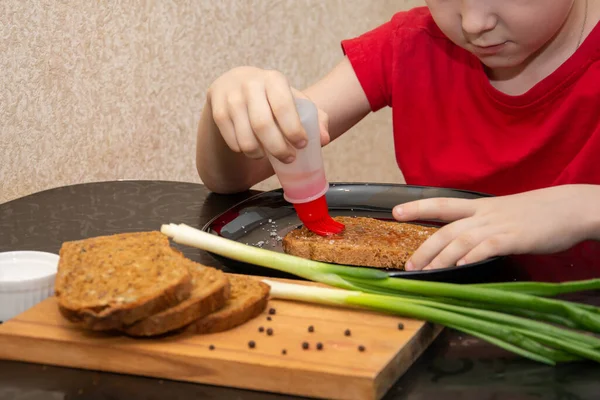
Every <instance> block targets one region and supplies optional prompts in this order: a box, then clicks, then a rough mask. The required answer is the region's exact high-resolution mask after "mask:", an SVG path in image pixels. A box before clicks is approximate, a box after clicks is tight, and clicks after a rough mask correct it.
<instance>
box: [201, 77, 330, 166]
mask: <svg viewBox="0 0 600 400" xmlns="http://www.w3.org/2000/svg"><path fill="white" fill-rule="evenodd" d="M294 97H302V98H307V97H306V96H305V95H304V94H303V93H302V92H300V91H298V90H296V89H293V88H291V87H290V85H289V83H288V81H287V79H286V78H285V76H284V75H283V74H281V73H280V72H277V71H269V70H262V69H259V68H254V67H239V68H234V69H232V70H230V71H228V72H226V73H225V74H223V75H222V76H220V77H219V78H218V79H217V80H215V81H214V82H213V84H212V85H211V86H210V88H209V91H208V96H207V101H208V102H209V103H210V106H211V108H212V115H213V119H214V121H215V124H216V125H217V127H218V128H219V131H220V132H221V135H222V136H223V139H224V140H225V142H226V143H227V146H228V147H229V148H230V149H231V150H233V151H234V152H237V153H240V152H242V153H244V154H246V155H247V156H248V157H250V158H254V159H259V158H262V157H264V156H265V151H267V152H269V153H271V154H273V155H274V156H275V157H276V158H277V159H279V160H280V161H282V162H287V163H289V162H292V161H293V160H294V157H295V154H296V150H295V149H301V148H304V146H306V140H307V135H306V133H305V132H304V129H303V127H302V124H301V122H300V118H299V116H298V113H297V111H296V105H295V103H294ZM319 122H320V125H321V143H322V144H323V145H325V144H327V143H328V142H329V134H328V133H327V128H328V118H327V115H326V114H325V113H324V112H323V111H321V110H319Z"/></svg>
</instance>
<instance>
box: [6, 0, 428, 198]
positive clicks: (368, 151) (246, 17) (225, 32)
mask: <svg viewBox="0 0 600 400" xmlns="http://www.w3.org/2000/svg"><path fill="white" fill-rule="evenodd" d="M421 3H422V1H414V0H413V1H408V0H407V1H399V0H377V1H363V0H220V1H219V0H217V1H214V0H210V1H208V0H206V1H205V0H174V1H160V0H147V1H127V0H125V1H119V2H116V1H110V0H109V1H106V2H101V1H84V0H80V1H75V2H63V1H54V0H45V1H29V2H22V1H20V0H2V1H0V15H1V16H2V17H0V88H1V90H0V127H1V130H0V203H1V202H4V201H8V200H10V199H13V198H16V197H20V196H23V195H26V194H29V193H32V192H35V191H39V190H44V189H47V188H51V187H56V186H61V185H66V184H71V183H80V182H90V181H99V180H111V179H167V180H181V181H191V182H199V179H198V176H197V173H196V170H195V163H194V147H195V132H196V127H197V120H198V116H199V113H200V110H201V108H202V106H203V102H204V95H205V90H206V88H207V87H208V85H209V84H210V82H211V81H212V80H213V79H215V78H216V77H217V76H218V75H220V74H221V73H223V72H225V71H226V70H228V69H229V68H232V67H234V66H237V65H242V64H251V65H257V66H262V67H270V68H276V69H278V70H280V71H282V72H284V73H285V74H287V75H288V77H289V78H290V80H291V82H292V84H293V85H295V86H296V87H303V86H305V85H307V84H309V83H310V82H312V81H313V80H314V79H316V78H317V77H319V76H321V75H322V74H323V73H325V72H326V71H327V70H328V69H329V68H331V67H332V66H333V65H334V64H335V63H336V62H337V61H338V60H339V58H340V57H341V51H340V45H339V42H340V40H341V39H343V38H346V37H351V36H354V35H358V34H360V33H362V32H363V31H365V30H368V29H370V28H372V27H374V26H376V25H378V24H380V23H382V22H384V21H386V20H387V19H388V18H390V17H391V15H392V14H393V13H394V12H395V11H397V10H400V9H406V8H409V7H412V6H415V5H420V4H421ZM325 154H326V156H325V157H326V167H327V171H328V178H329V180H331V181H339V180H342V181H388V182H398V181H401V180H402V177H401V174H400V172H399V171H398V169H397V167H396V164H395V162H394V158H393V152H392V140H391V122H390V113H389V111H388V110H384V111H382V112H380V113H378V114H376V115H373V116H370V117H369V118H367V119H366V120H365V121H363V122H362V123H361V124H359V126H357V127H356V128H355V129H353V130H352V131H351V132H349V133H348V134H347V135H346V136H345V137H343V138H342V139H340V140H339V141H338V142H336V143H334V144H332V145H331V147H330V148H327V149H326V150H325ZM276 186H277V182H276V180H274V179H270V180H269V181H267V182H265V183H263V184H261V185H259V188H261V189H264V188H272V187H276Z"/></svg>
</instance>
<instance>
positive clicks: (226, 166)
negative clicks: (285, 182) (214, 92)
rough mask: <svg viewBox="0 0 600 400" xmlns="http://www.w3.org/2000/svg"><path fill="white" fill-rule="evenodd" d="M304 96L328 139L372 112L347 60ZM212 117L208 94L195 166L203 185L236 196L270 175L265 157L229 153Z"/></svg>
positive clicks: (201, 121) (199, 129)
mask: <svg viewBox="0 0 600 400" xmlns="http://www.w3.org/2000/svg"><path fill="white" fill-rule="evenodd" d="M303 93H304V94H305V95H306V96H307V97H309V98H310V99H311V100H312V101H313V102H314V103H315V105H316V106H317V108H318V109H320V110H321V111H324V112H325V113H326V114H327V116H328V117H329V129H328V132H329V137H330V140H334V139H336V138H337V137H339V136H340V135H342V134H343V133H344V132H346V131H347V130H348V129H350V128H351V127H352V126H354V125H355V124H356V123H358V122H359V121H360V120H361V119H363V118H364V117H365V116H366V115H367V114H368V113H369V112H370V111H371V107H370V105H369V102H368V100H367V98H366V96H365V93H364V92H363V89H362V87H361V85H360V83H359V81H358V79H357V77H356V75H355V73H354V70H353V69H352V66H351V64H350V62H349V61H348V59H347V58H344V59H343V60H342V61H341V62H340V63H339V64H338V65H337V66H336V67H335V68H334V69H333V70H332V71H330V72H329V73H328V74H327V75H326V76H325V77H323V78H322V79H321V80H319V81H318V82H316V83H315V84H313V85H312V86H310V87H309V88H307V89H306V90H304V91H303ZM212 114H213V112H212V108H211V102H210V94H209V96H208V97H207V101H206V105H205V107H204V109H203V111H202V116H201V118H200V123H199V127H198V134H197V146H196V167H197V169H198V174H199V175H200V179H202V181H203V183H204V185H205V186H206V187H207V188H208V189H209V190H211V191H213V192H217V193H223V194H225V193H235V192H241V191H244V190H247V189H249V188H250V187H252V186H254V185H255V184H257V183H259V182H261V181H263V180H265V179H267V178H268V177H270V176H271V175H273V169H272V168H271V165H270V163H269V161H268V159H267V158H266V157H263V158H261V159H251V158H249V157H247V156H246V155H245V154H243V153H236V152H234V151H232V150H231V149H230V148H229V147H228V146H227V144H226V143H225V140H224V139H223V137H222V136H221V134H220V132H219V128H218V127H217V125H216V123H215V121H214V119H213V115H212ZM330 140H328V141H330ZM328 141H326V142H325V143H324V144H326V143H327V142H328Z"/></svg>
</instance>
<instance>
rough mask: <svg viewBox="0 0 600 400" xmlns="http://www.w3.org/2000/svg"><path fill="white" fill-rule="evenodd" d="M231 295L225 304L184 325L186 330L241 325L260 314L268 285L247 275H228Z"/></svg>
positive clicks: (205, 331)
mask: <svg viewBox="0 0 600 400" xmlns="http://www.w3.org/2000/svg"><path fill="white" fill-rule="evenodd" d="M228 277H229V282H230V284H231V297H230V298H229V300H228V301H227V303H226V304H225V306H224V307H223V308H222V309H220V310H217V311H215V312H213V313H211V314H209V315H207V316H205V317H204V318H200V319H197V320H196V321H194V322H192V323H191V324H190V325H188V326H187V327H186V329H185V330H186V331H187V332H193V333H198V334H208V333H217V332H223V331H226V330H229V329H233V328H235V327H236V326H239V325H242V324H244V323H246V322H248V321H250V320H251V319H253V318H255V317H257V316H258V315H259V314H261V313H262V312H263V311H264V310H265V308H266V307H267V303H268V300H269V292H270V287H269V285H267V284H265V283H263V282H261V281H259V280H257V279H254V278H251V277H247V276H241V275H228Z"/></svg>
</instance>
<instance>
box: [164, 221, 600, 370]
mask: <svg viewBox="0 0 600 400" xmlns="http://www.w3.org/2000/svg"><path fill="white" fill-rule="evenodd" d="M161 232H162V233H163V234H165V235H167V236H169V237H170V238H172V239H173V241H174V242H176V243H180V244H183V245H188V246H192V247H196V248H199V249H202V250H205V251H209V252H212V253H214V254H218V255H220V256H223V257H227V258H230V259H233V260H237V261H242V262H246V263H250V264H254V265H259V266H262V267H265V268H270V269H275V270H278V271H282V272H286V273H290V274H293V275H296V276H299V277H302V278H305V279H308V280H311V281H314V282H320V283H324V284H326V285H329V286H333V287H335V288H336V289H333V288H315V287H312V286H307V285H289V284H286V285H285V286H281V285H283V284H281V283H280V282H274V281H269V282H268V283H269V285H270V286H271V293H272V296H274V297H279V298H287V299H291V300H300V301H309V302H313V303H323V304H328V305H337V306H344V307H358V308H366V309H370V310H375V311H380V312H385V313H391V314H395V315H402V316H406V317H411V318H417V319H422V320H426V321H430V322H433V323H437V324H441V325H444V326H447V327H450V328H453V329H457V330H460V331H462V332H465V333H467V334H471V335H473V336H476V337H479V338H481V339H482V340H486V341H488V342H490V343H492V344H495V345H497V346H500V347H502V348H504V349H506V350H508V351H512V352H515V353H517V354H519V355H522V356H524V357H528V358H530V359H533V360H536V361H539V362H543V363H546V364H551V365H554V364H555V363H556V362H566V361H573V360H578V359H582V358H586V359H590V360H594V361H597V362H600V351H599V350H598V349H600V339H599V338H597V337H595V336H592V335H589V334H587V333H582V332H578V331H576V330H574V329H579V330H583V331H586V330H587V331H591V332H600V309H599V308H597V307H594V306H589V305H581V304H578V303H574V302H568V301H561V300H557V299H550V298H547V297H552V296H554V295H557V294H563V293H570V292H574V291H580V290H590V289H595V288H597V285H598V282H597V281H600V280H591V281H582V282H570V283H568V284H545V283H537V282H527V285H525V284H524V283H523V284H521V283H519V282H510V283H505V284H484V285H458V284H451V283H440V282H424V281H417V280H410V279H402V278H391V277H389V276H388V275H387V273H385V272H384V271H381V270H377V269H373V268H362V267H354V266H343V265H334V264H329V263H324V262H319V261H314V260H308V259H304V258H301V257H296V256H292V255H289V254H284V253H279V252H274V251H271V250H267V249H262V248H258V247H254V246H249V245H245V244H243V243H239V242H236V241H233V240H229V239H226V238H222V237H219V236H217V235H213V234H210V233H208V232H203V231H200V230H198V229H195V228H192V227H190V226H187V225H185V224H179V225H176V224H169V225H163V226H162V227H161ZM540 321H547V322H550V323H552V324H548V323H544V322H540ZM565 327H566V328H571V329H566V328H565Z"/></svg>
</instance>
